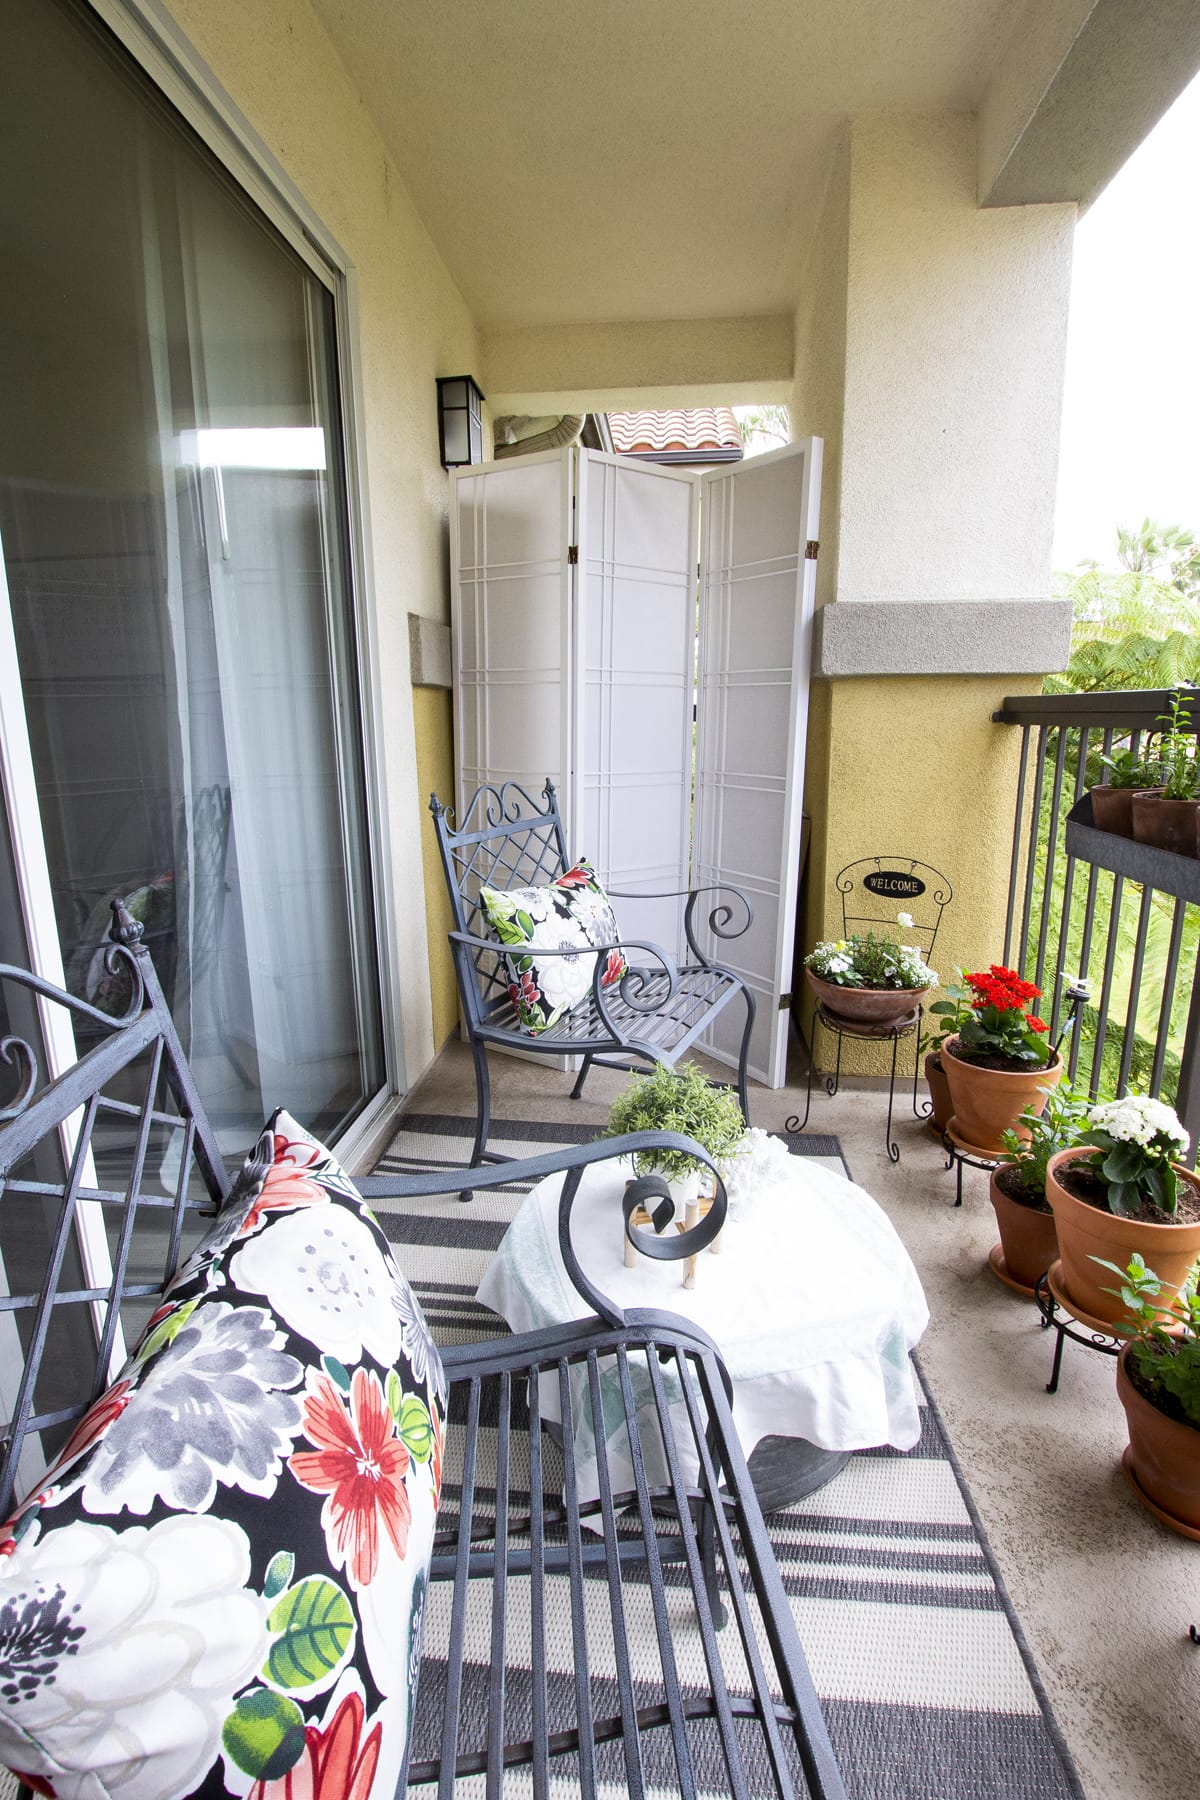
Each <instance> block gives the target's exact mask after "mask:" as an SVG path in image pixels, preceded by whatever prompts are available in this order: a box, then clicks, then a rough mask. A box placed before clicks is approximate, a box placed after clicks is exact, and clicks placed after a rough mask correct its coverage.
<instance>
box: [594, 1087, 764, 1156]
mask: <svg viewBox="0 0 1200 1800" xmlns="http://www.w3.org/2000/svg"><path fill="white" fill-rule="evenodd" d="M631 1131H677V1132H680V1133H682V1135H683V1136H684V1137H690V1138H695V1140H696V1142H697V1143H698V1144H700V1145H702V1146H703V1148H704V1149H705V1150H707V1151H708V1153H709V1155H710V1156H711V1157H712V1159H713V1161H714V1162H718V1161H720V1160H721V1159H722V1158H723V1157H728V1156H729V1155H730V1154H731V1152H733V1150H734V1149H735V1147H736V1146H737V1145H738V1144H739V1143H740V1142H741V1140H742V1138H743V1137H745V1135H746V1121H745V1119H744V1118H743V1117H742V1109H741V1107H740V1106H739V1105H738V1098H737V1094H736V1093H735V1091H734V1090H733V1089H732V1088H728V1087H714V1086H713V1084H712V1083H711V1082H710V1081H709V1080H708V1079H707V1078H706V1076H705V1075H704V1072H703V1070H702V1069H700V1068H698V1067H697V1065H696V1064H695V1063H681V1064H680V1065H679V1067H678V1068H675V1069H669V1068H667V1066H666V1065H665V1064H664V1063H659V1064H658V1065H657V1066H656V1067H655V1068H654V1069H652V1070H651V1071H650V1072H649V1074H646V1075H635V1076H634V1078H633V1080H632V1081H631V1082H630V1083H629V1086H628V1087H627V1088H625V1089H624V1090H623V1091H622V1092H621V1093H620V1094H618V1095H617V1097H616V1099H615V1100H614V1101H613V1103H612V1105H611V1107H610V1108H609V1113H608V1124H607V1125H606V1126H605V1128H604V1130H603V1131H602V1132H601V1133H600V1135H601V1137H622V1136H624V1135H625V1133H626V1132H631ZM634 1165H635V1167H636V1169H637V1172H638V1174H639V1175H649V1174H652V1173H655V1174H660V1175H662V1176H663V1177H664V1178H665V1179H666V1180H667V1181H668V1182H670V1183H672V1184H673V1185H674V1184H676V1183H678V1184H681V1185H682V1184H685V1183H686V1184H687V1186H688V1187H696V1186H699V1185H703V1183H704V1178H705V1177H706V1176H707V1175H708V1171H707V1169H705V1168H704V1165H703V1164H702V1163H698V1162H697V1161H696V1159H695V1157H694V1156H686V1155H685V1154H684V1153H683V1152H682V1151H678V1150H653V1151H643V1152H642V1153H641V1154H640V1155H638V1156H636V1157H635V1158H634Z"/></svg>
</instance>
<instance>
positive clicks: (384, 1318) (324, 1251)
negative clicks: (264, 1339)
mask: <svg viewBox="0 0 1200 1800" xmlns="http://www.w3.org/2000/svg"><path fill="white" fill-rule="evenodd" d="M229 1273H230V1277H231V1279H232V1280H233V1282H234V1284H235V1285H236V1286H237V1287H239V1288H241V1289H242V1290H243V1291H244V1292H249V1293H254V1294H265V1295H266V1296H267V1299H268V1301H269V1302H270V1305H271V1309H272V1311H273V1312H275V1313H277V1314H278V1315H279V1317H280V1318H282V1319H283V1320H284V1321H285V1322H286V1323H287V1324H288V1325H290V1327H291V1328H292V1330H293V1331H295V1332H297V1333H299V1335H300V1336H301V1337H303V1338H307V1339H308V1340H309V1342H310V1343H313V1344H315V1345H316V1346H317V1348H318V1350H321V1351H323V1352H324V1353H325V1354H326V1355H327V1356H335V1357H337V1359H338V1361H339V1362H342V1363H345V1364H346V1366H347V1367H348V1368H352V1367H353V1366H354V1364H355V1363H359V1362H361V1361H362V1355H363V1350H364V1349H366V1350H369V1351H370V1353H371V1355H372V1356H373V1357H375V1359H376V1360H377V1361H378V1362H381V1363H383V1364H384V1365H385V1366H388V1365H390V1364H391V1363H394V1362H395V1360H396V1358H397V1356H399V1354H400V1320H399V1318H398V1316H397V1314H396V1310H395V1307H394V1306H393V1305H392V1273H391V1270H390V1269H389V1268H388V1266H387V1263H386V1262H385V1260H384V1256H383V1253H382V1251H381V1250H380V1248H379V1245H378V1243H377V1242H376V1239H375V1237H374V1234H373V1233H372V1231H371V1229H370V1227H369V1226H368V1225H367V1224H366V1223H365V1221H364V1220H362V1219H360V1218H359V1217H358V1215H357V1213H352V1212H349V1211H347V1210H346V1208H344V1207H341V1206H330V1207H320V1208H317V1207H313V1208H310V1209H306V1210H305V1211H303V1212H297V1213H289V1214H284V1215H281V1216H279V1217H277V1218H276V1219H275V1220H274V1222H273V1223H272V1225H271V1229H270V1230H269V1231H264V1232H263V1233H262V1234H261V1235H260V1236H259V1237H256V1238H251V1239H250V1241H249V1243H248V1244H247V1245H246V1247H245V1249H243V1250H239V1251H238V1252H237V1253H236V1255H235V1256H234V1257H233V1260H232V1261H231V1263H230V1265H229Z"/></svg>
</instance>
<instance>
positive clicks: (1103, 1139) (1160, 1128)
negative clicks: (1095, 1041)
mask: <svg viewBox="0 0 1200 1800" xmlns="http://www.w3.org/2000/svg"><path fill="white" fill-rule="evenodd" d="M1080 1142H1081V1143H1084V1144H1090V1145H1093V1146H1094V1147H1095V1152H1096V1154H1095V1155H1094V1156H1091V1157H1089V1158H1088V1159H1087V1162H1086V1167H1087V1168H1088V1170H1089V1171H1090V1172H1091V1174H1093V1175H1095V1176H1096V1178H1097V1180H1098V1181H1100V1182H1102V1183H1103V1185H1104V1187H1105V1189H1106V1197H1107V1201H1108V1210H1109V1212H1111V1213H1123V1214H1125V1215H1127V1216H1130V1217H1132V1216H1135V1215H1136V1214H1137V1213H1138V1212H1139V1211H1140V1210H1141V1208H1142V1206H1143V1205H1144V1204H1145V1203H1147V1202H1149V1204H1150V1205H1151V1206H1152V1207H1153V1208H1154V1209H1155V1211H1156V1212H1160V1213H1163V1214H1164V1215H1166V1217H1167V1218H1168V1219H1169V1218H1173V1217H1174V1214H1175V1208H1176V1205H1177V1202H1178V1193H1179V1181H1178V1177H1177V1176H1176V1173H1175V1169H1174V1164H1175V1163H1176V1162H1177V1161H1178V1159H1179V1158H1180V1157H1181V1156H1183V1155H1184V1153H1185V1152H1186V1150H1187V1148H1188V1145H1189V1142H1190V1139H1189V1138H1188V1134H1187V1132H1186V1131H1185V1130H1184V1129H1183V1126H1182V1125H1181V1124H1180V1123H1179V1119H1178V1116H1177V1115H1176V1113H1175V1112H1174V1111H1173V1110H1172V1108H1171V1107H1169V1106H1167V1105H1166V1104H1165V1102H1163V1101H1162V1100H1150V1099H1148V1098H1147V1097H1146V1096H1145V1095H1144V1094H1126V1095H1125V1097H1124V1099H1122V1100H1101V1101H1099V1102H1098V1103H1097V1104H1096V1105H1095V1106H1093V1107H1090V1108H1089V1109H1088V1115H1087V1130H1086V1131H1085V1132H1084V1134H1083V1136H1082V1138H1081V1139H1080Z"/></svg>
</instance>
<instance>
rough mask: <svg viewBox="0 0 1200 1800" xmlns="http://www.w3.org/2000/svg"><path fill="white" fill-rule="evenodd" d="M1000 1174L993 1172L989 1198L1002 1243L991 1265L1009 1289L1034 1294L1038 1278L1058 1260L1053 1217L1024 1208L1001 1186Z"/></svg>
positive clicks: (1051, 1214) (991, 1259) (994, 1170)
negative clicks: (998, 1178)
mask: <svg viewBox="0 0 1200 1800" xmlns="http://www.w3.org/2000/svg"><path fill="white" fill-rule="evenodd" d="M999 1174H1000V1170H999V1169H993V1170H992V1174H991V1181H990V1184H989V1187H988V1198H989V1199H990V1200H991V1203H992V1206H993V1207H994V1209H995V1213H996V1223H997V1225H998V1226H999V1227H1000V1242H999V1243H998V1244H997V1245H996V1248H995V1249H994V1250H993V1251H992V1254H991V1256H990V1257H989V1258H988V1261H989V1262H990V1264H991V1266H992V1270H993V1272H994V1273H995V1274H996V1275H998V1276H999V1277H1000V1280H1001V1281H1003V1282H1005V1283H1006V1285H1007V1286H1009V1287H1014V1288H1017V1289H1018V1290H1019V1291H1020V1292H1022V1293H1027V1294H1032V1293H1033V1290H1034V1288H1035V1287H1036V1286H1037V1283H1038V1280H1039V1278H1040V1277H1041V1276H1043V1275H1044V1274H1045V1273H1046V1270H1047V1269H1048V1268H1049V1267H1050V1264H1051V1263H1052V1262H1053V1261H1054V1260H1055V1258H1056V1257H1057V1256H1058V1234H1057V1232H1056V1231H1055V1229H1054V1214H1053V1213H1052V1212H1050V1213H1044V1212H1036V1211H1035V1210H1034V1208H1033V1207H1031V1206H1022V1205H1021V1203H1020V1201H1019V1200H1014V1199H1012V1197H1011V1196H1010V1195H1008V1194H1006V1193H1005V1192H1004V1189H1003V1188H1002V1187H1001V1186H1000V1183H999V1181H998V1180H997V1177H998V1176H999ZM997 1252H999V1255H997Z"/></svg>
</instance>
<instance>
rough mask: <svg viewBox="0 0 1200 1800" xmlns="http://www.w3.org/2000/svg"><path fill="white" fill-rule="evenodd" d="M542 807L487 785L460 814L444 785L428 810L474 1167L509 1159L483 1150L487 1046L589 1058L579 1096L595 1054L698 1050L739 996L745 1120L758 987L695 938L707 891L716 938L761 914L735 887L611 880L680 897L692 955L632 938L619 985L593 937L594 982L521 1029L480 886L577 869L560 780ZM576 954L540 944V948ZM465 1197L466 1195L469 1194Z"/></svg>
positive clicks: (527, 883)
mask: <svg viewBox="0 0 1200 1800" xmlns="http://www.w3.org/2000/svg"><path fill="white" fill-rule="evenodd" d="M542 793H543V797H544V800H545V805H544V806H539V805H538V804H537V802H536V801H534V800H532V799H531V798H530V796H529V795H528V794H527V793H526V791H525V789H524V788H522V787H519V786H518V785H517V783H516V782H513V781H506V782H505V783H503V785H502V786H500V787H494V786H490V785H485V786H483V787H480V788H479V789H478V790H477V791H476V792H475V794H474V795H473V796H472V798H471V800H470V801H469V803H468V805H467V807H466V810H465V812H464V815H463V819H462V823H461V824H456V823H455V820H454V813H453V810H452V809H451V808H450V807H448V806H445V805H443V803H442V802H441V801H440V800H439V799H438V797H437V795H436V794H433V795H432V796H431V797H430V802H429V810H430V812H431V813H432V814H433V822H434V826H435V828H436V830H437V840H438V848H439V849H440V851H441V856H442V868H443V870H444V873H445V876H446V886H447V888H448V890H449V894H450V904H451V907H452V908H453V912H454V929H453V930H452V931H451V932H450V934H449V936H450V947H451V949H452V951H453V953H454V967H455V973H456V975H457V977H458V991H459V995H460V998H461V1001H462V1012H463V1021H464V1024H465V1026H466V1032H467V1039H468V1042H469V1043H470V1046H471V1055H472V1058H473V1060H474V1064H475V1092H476V1114H475V1145H474V1149H473V1150H472V1153H471V1166H472V1168H476V1167H478V1166H479V1164H480V1163H484V1162H504V1161H506V1160H507V1159H506V1158H505V1157H503V1156H500V1155H498V1154H497V1153H496V1152H494V1151H489V1150H488V1149H487V1139H488V1132H489V1129H490V1125H491V1078H490V1076H489V1073H488V1058H487V1051H488V1046H489V1044H495V1045H496V1046H497V1047H498V1048H502V1049H506V1050H521V1051H524V1052H527V1053H528V1052H532V1053H534V1054H535V1055H541V1056H558V1057H561V1056H581V1057H582V1058H583V1061H582V1064H581V1066H580V1069H579V1074H578V1077H577V1079H576V1081H575V1085H574V1087H573V1088H572V1090H571V1098H572V1099H573V1100H577V1099H578V1098H579V1096H580V1094H581V1093H582V1092H583V1084H584V1082H585V1081H586V1080H587V1077H588V1072H589V1070H590V1069H591V1068H592V1066H593V1064H596V1065H598V1066H599V1067H601V1068H606V1069H626V1070H632V1071H644V1070H645V1069H647V1068H651V1067H653V1066H654V1064H656V1063H665V1064H666V1065H667V1067H668V1068H673V1067H674V1065H675V1064H676V1063H677V1062H678V1061H679V1059H680V1057H681V1056H683V1055H684V1054H685V1052H686V1051H688V1050H689V1049H691V1047H692V1045H693V1044H695V1043H696V1041H697V1039H698V1038H700V1037H701V1036H702V1035H703V1033H704V1032H705V1031H707V1029H708V1027H709V1026H710V1025H711V1024H712V1022H713V1020H714V1019H715V1018H716V1016H717V1014H718V1013H720V1012H721V1011H723V1009H724V1008H725V1007H726V1006H727V1005H728V1004H729V1002H730V1001H731V1000H733V999H735V998H736V997H737V996H738V995H740V996H741V998H742V1000H743V1002H744V1004H745V1008H746V1022H745V1026H744V1028H743V1031H742V1038H741V1046H740V1050H739V1055H738V1070H737V1094H738V1100H739V1101H740V1103H741V1108H742V1113H743V1116H744V1117H745V1119H746V1121H747V1123H749V1119H750V1109H749V1103H748V1100H747V1097H746V1063H747V1058H748V1056H749V1051H750V1032H751V1030H752V1028H753V1025H754V1014H755V1003H754V995H753V994H752V993H751V991H750V989H749V988H748V987H747V985H746V983H745V982H744V981H743V979H742V977H741V976H740V975H738V974H736V973H735V972H734V971H733V970H732V969H727V968H725V967H723V966H722V965H721V964H720V963H714V962H711V961H710V960H709V959H708V957H707V956H706V955H705V954H704V952H703V950H702V949H701V948H700V945H699V944H698V943H697V941H696V936H695V925H696V910H697V907H698V906H699V905H700V903H701V900H702V899H703V898H704V897H705V896H708V897H709V899H710V900H711V902H712V906H711V911H710V912H709V913H708V917H707V921H706V922H707V925H708V928H709V930H710V931H711V932H712V933H713V935H714V936H715V937H718V938H722V939H733V938H738V937H741V936H742V934H743V933H744V932H745V931H746V930H747V929H748V928H749V926H750V925H751V924H752V923H753V918H754V914H753V912H752V911H751V908H750V903H749V901H748V900H747V899H746V896H745V895H744V894H743V893H742V892H741V890H740V889H738V888H735V887H732V886H728V885H726V886H721V887H711V888H694V889H691V890H679V891H678V892H677V893H675V894H629V893H620V892H617V891H615V890H612V889H610V890H609V898H610V899H613V900H649V899H671V898H679V899H683V898H684V897H685V895H686V906H685V908H684V914H683V928H684V932H685V935H686V938H687V943H688V948H689V950H690V951H691V955H692V957H693V958H694V960H693V961H691V962H688V963H687V964H686V965H684V966H683V967H682V968H681V967H678V966H677V965H676V963H675V961H674V960H673V958H672V957H670V956H669V955H668V954H667V952H666V951H665V950H664V949H662V948H661V946H660V945H658V944H653V943H649V942H642V941H637V940H633V939H624V940H623V941H622V944H621V946H620V948H621V949H622V950H623V951H624V954H625V957H626V960H627V962H628V964H629V968H628V971H627V973H626V974H625V975H624V976H622V977H621V979H620V980H619V981H618V982H616V983H614V984H613V985H612V986H611V987H609V988H605V987H604V986H603V985H602V975H603V973H604V966H605V951H606V950H607V949H610V948H615V946H609V945H597V946H596V947H595V948H596V950H597V952H598V954H597V957H596V966H595V972H594V975H593V978H592V987H591V992H590V993H589V994H587V995H586V996H585V997H584V998H583V999H582V1000H580V1001H579V1002H578V1003H577V1004H576V1005H575V1006H573V1007H572V1008H571V1010H570V1011H569V1012H567V1013H566V1014H564V1015H563V1017H562V1018H560V1019H559V1020H558V1021H557V1023H556V1024H554V1025H553V1026H552V1028H551V1029H550V1030H548V1031H546V1032H544V1033H542V1034H541V1035H539V1036H537V1037H531V1036H530V1035H529V1034H528V1033H527V1032H526V1031H524V1030H522V1029H521V1026H520V1021H519V1019H518V1015H517V1010H516V1007H515V1005H514V1003H513V1000H512V998H511V995H510V993H509V981H510V976H509V973H508V968H507V963H506V960H505V947H504V946H503V945H502V944H501V943H499V942H498V940H497V939H496V938H495V937H493V936H491V935H489V934H488V927H487V922H486V918H485V916H484V914H483V909H482V905H481V902H480V898H479V894H480V889H481V888H483V887H491V888H500V889H503V890H505V891H509V890H511V889H513V888H520V887H531V886H545V885H547V884H548V883H550V882H552V881H554V880H556V879H557V877H558V876H560V875H563V874H565V873H566V871H567V870H568V869H570V867H571V866H572V865H571V861H570V859H569V858H568V856H567V847H566V841H565V839H564V836H563V828H562V820H561V818H560V816H559V811H558V801H557V799H556V797H555V792H554V785H553V783H552V782H550V781H547V782H546V785H545V787H544V788H543V790H542ZM555 954H559V955H568V954H574V953H573V952H569V951H559V952H557V953H556V952H554V951H552V950H542V949H539V951H538V956H539V957H542V956H552V955H555ZM464 1198H469V1193H464Z"/></svg>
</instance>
